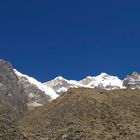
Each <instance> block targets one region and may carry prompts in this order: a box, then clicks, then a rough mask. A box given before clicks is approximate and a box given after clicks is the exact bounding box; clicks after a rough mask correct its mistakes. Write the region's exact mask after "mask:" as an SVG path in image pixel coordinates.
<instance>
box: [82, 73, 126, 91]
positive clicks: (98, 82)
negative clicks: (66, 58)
mask: <svg viewBox="0 0 140 140" xmlns="http://www.w3.org/2000/svg"><path fill="white" fill-rule="evenodd" d="M80 83H82V84H84V85H87V86H88V87H91V88H95V87H100V88H103V89H106V90H111V89H123V88H124V87H123V81H122V80H120V79H119V78H118V77H117V76H111V75H108V74H107V73H101V74H100V75H98V76H95V77H91V76H88V77H86V78H85V79H83V80H81V81H80Z"/></svg>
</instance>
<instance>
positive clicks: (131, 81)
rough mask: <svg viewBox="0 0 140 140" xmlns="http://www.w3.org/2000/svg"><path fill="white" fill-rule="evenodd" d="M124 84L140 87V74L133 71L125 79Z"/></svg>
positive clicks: (129, 86) (128, 86)
mask: <svg viewBox="0 0 140 140" xmlns="http://www.w3.org/2000/svg"><path fill="white" fill-rule="evenodd" d="M123 85H124V86H126V87H127V88H131V89H136V88H137V89H140V74H139V73H137V72H133V73H132V75H131V76H127V77H126V78H125V79H124V81H123Z"/></svg>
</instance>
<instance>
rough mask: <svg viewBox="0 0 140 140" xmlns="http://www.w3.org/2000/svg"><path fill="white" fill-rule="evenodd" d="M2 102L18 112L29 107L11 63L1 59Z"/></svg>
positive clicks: (0, 91) (0, 87) (0, 98)
mask: <svg viewBox="0 0 140 140" xmlns="http://www.w3.org/2000/svg"><path fill="white" fill-rule="evenodd" d="M0 104H1V105H4V106H9V107H11V108H12V110H14V111H15V112H16V113H17V114H23V113H24V112H25V110H26V107H27V100H26V95H25V93H24V89H23V87H22V84H21V83H20V82H19V80H18V78H17V76H16V74H15V73H14V71H13V67H12V65H11V64H10V63H8V62H6V61H4V60H0Z"/></svg>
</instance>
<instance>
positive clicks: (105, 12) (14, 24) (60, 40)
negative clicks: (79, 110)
mask: <svg viewBox="0 0 140 140" xmlns="http://www.w3.org/2000/svg"><path fill="white" fill-rule="evenodd" d="M139 5H140V1H138V0H133V1H132V0H117V1H115V0H108V1H105V0H98V1H93V0H71V1H66V0H59V1H58V0H41V1H39V0H24V1H19V0H18V1H16V0H12V1H11V0H9V1H8V0H4V1H0V58H3V59H6V60H9V61H10V62H11V63H12V64H13V65H14V67H15V68H16V69H18V70H19V71H21V72H23V73H26V74H28V75H31V76H33V77H35V78H37V79H38V80H40V81H47V80H50V79H52V78H54V77H56V76H58V75H62V76H63V77H65V78H67V79H77V80H79V79H82V78H84V77H85V76H87V75H98V74H100V73H101V72H106V73H109V74H112V75H118V76H119V77H120V78H124V77H125V76H126V75H127V74H131V73H132V72H133V71H138V72H140V8H139Z"/></svg>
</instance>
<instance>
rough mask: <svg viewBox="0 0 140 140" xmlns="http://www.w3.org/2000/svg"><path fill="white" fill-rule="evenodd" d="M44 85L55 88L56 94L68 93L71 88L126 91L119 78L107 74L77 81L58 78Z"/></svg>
mask: <svg viewBox="0 0 140 140" xmlns="http://www.w3.org/2000/svg"><path fill="white" fill-rule="evenodd" d="M44 85H46V86H48V87H51V88H53V89H54V90H55V91H56V93H58V94H61V93H63V92H66V91H67V90H68V89H70V88H78V87H85V88H98V87H99V88H103V89H106V90H113V89H124V88H125V87H124V86H123V81H122V80H120V79H119V78H118V77H117V76H111V75H108V74H106V73H101V74H100V75H98V76H93V77H92V76H87V77H86V78H85V79H83V80H80V81H76V80H66V79H64V78H63V77H61V76H59V77H56V78H55V79H54V80H51V81H49V82H46V83H44Z"/></svg>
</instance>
